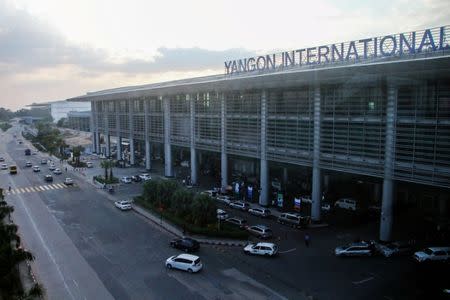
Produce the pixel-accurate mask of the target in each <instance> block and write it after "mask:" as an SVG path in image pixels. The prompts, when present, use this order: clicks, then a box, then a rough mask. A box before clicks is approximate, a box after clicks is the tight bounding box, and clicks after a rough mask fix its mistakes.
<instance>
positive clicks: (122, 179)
mask: <svg viewBox="0 0 450 300" xmlns="http://www.w3.org/2000/svg"><path fill="white" fill-rule="evenodd" d="M120 182H122V183H131V182H132V180H131V177H130V176H123V177H122V178H120Z"/></svg>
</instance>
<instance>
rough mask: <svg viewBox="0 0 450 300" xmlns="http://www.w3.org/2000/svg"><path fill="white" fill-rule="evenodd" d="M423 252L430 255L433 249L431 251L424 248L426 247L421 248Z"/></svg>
mask: <svg viewBox="0 0 450 300" xmlns="http://www.w3.org/2000/svg"><path fill="white" fill-rule="evenodd" d="M423 253H425V254H427V255H431V254H433V251H431V249H430V248H426V249H424V250H423Z"/></svg>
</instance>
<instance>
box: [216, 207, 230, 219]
mask: <svg viewBox="0 0 450 300" xmlns="http://www.w3.org/2000/svg"><path fill="white" fill-rule="evenodd" d="M217 219H219V220H226V219H228V214H227V212H226V211H224V210H222V209H217Z"/></svg>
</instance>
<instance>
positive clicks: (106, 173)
mask: <svg viewBox="0 0 450 300" xmlns="http://www.w3.org/2000/svg"><path fill="white" fill-rule="evenodd" d="M100 167H102V168H103V169H105V181H106V180H108V168H109V161H107V160H106V159H104V160H102V161H101V162H100Z"/></svg>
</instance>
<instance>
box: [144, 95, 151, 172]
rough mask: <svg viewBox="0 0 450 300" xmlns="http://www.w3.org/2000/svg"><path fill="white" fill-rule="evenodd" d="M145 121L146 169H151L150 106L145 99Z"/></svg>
mask: <svg viewBox="0 0 450 300" xmlns="http://www.w3.org/2000/svg"><path fill="white" fill-rule="evenodd" d="M144 122H145V125H144V127H145V169H147V170H150V168H151V153H150V151H151V148H150V137H149V132H150V130H149V128H148V126H149V108H148V101H147V100H146V99H144Z"/></svg>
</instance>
